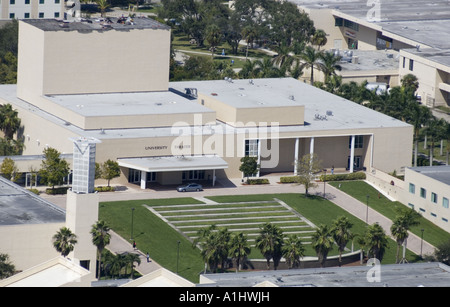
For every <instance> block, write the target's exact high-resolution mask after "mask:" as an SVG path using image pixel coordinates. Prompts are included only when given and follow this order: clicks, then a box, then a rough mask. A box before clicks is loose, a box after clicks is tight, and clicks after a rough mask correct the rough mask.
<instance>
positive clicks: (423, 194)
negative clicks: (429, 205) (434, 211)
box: [420, 188, 427, 198]
mask: <svg viewBox="0 0 450 307" xmlns="http://www.w3.org/2000/svg"><path fill="white" fill-rule="evenodd" d="M420 197H422V198H427V190H425V189H424V188H420Z"/></svg>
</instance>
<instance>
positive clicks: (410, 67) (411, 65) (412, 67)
mask: <svg viewBox="0 0 450 307" xmlns="http://www.w3.org/2000/svg"><path fill="white" fill-rule="evenodd" d="M409 70H410V71H413V70H414V60H411V59H409Z"/></svg>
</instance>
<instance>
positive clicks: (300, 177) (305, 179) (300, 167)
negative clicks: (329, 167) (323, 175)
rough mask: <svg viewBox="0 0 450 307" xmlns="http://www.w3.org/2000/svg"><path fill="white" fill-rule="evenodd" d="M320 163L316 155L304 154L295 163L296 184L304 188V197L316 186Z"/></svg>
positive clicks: (320, 169) (320, 168) (320, 167)
mask: <svg viewBox="0 0 450 307" xmlns="http://www.w3.org/2000/svg"><path fill="white" fill-rule="evenodd" d="M321 165H322V162H321V161H320V160H319V158H318V157H317V155H316V154H306V155H304V156H303V157H302V158H301V159H300V161H298V162H297V183H298V184H300V185H303V186H304V187H305V195H306V196H308V195H309V194H308V192H309V190H310V189H311V188H314V187H316V186H317V184H316V183H315V182H314V180H315V178H316V175H317V174H318V173H320V172H321V171H322V166H321Z"/></svg>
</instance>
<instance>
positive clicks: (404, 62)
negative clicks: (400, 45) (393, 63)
mask: <svg viewBox="0 0 450 307" xmlns="http://www.w3.org/2000/svg"><path fill="white" fill-rule="evenodd" d="M405 66H406V58H405V57H403V68H405Z"/></svg>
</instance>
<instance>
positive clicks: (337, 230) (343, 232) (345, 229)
mask: <svg viewBox="0 0 450 307" xmlns="http://www.w3.org/2000/svg"><path fill="white" fill-rule="evenodd" d="M352 226H353V224H352V223H351V222H350V221H349V220H348V218H347V217H345V216H341V217H338V218H337V219H336V220H334V221H333V226H332V229H331V232H332V234H333V239H334V241H335V242H336V244H337V246H338V250H339V266H341V262H342V252H343V251H344V249H345V247H346V246H347V243H348V242H349V241H350V240H351V239H352V238H353V235H352V233H351V232H350V228H352Z"/></svg>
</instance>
